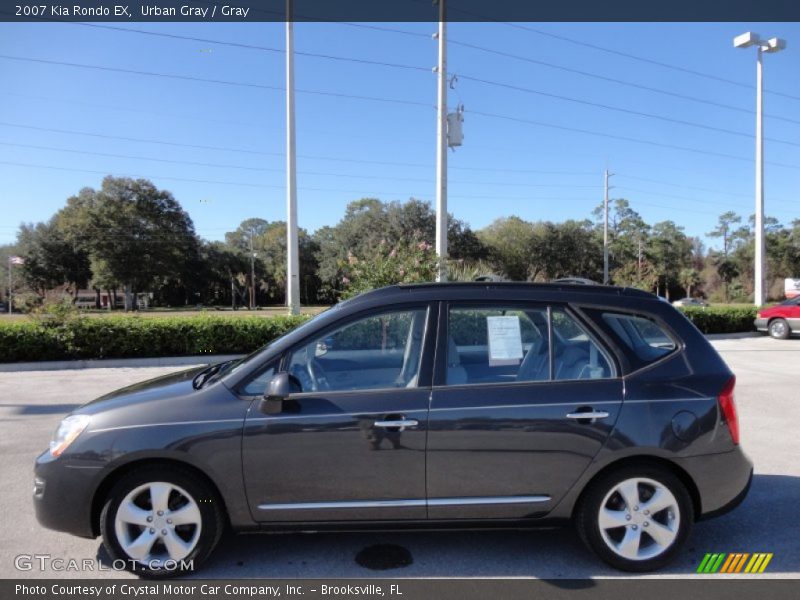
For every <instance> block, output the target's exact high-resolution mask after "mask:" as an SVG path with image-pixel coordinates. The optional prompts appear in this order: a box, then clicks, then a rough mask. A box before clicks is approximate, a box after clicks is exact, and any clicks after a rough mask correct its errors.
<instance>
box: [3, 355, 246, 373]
mask: <svg viewBox="0 0 800 600" xmlns="http://www.w3.org/2000/svg"><path fill="white" fill-rule="evenodd" d="M241 356H243V355H241V354H204V355H201V356H161V357H154V358H106V359H91V360H43V361H40V362H21V363H4V364H0V373H14V372H21V371H60V370H69V369H119V368H126V367H128V368H137V367H183V366H187V367H188V366H196V365H209V364H212V363H217V362H222V361H224V360H231V359H234V358H240V357H241Z"/></svg>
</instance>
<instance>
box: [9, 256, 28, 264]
mask: <svg viewBox="0 0 800 600" xmlns="http://www.w3.org/2000/svg"><path fill="white" fill-rule="evenodd" d="M8 262H10V263H11V264H12V265H24V264H25V259H24V258H22V257H21V256H9V257H8Z"/></svg>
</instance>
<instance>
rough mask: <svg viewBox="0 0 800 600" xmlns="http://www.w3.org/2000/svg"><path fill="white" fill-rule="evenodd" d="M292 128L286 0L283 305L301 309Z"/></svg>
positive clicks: (291, 47) (288, 6)
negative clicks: (284, 258)
mask: <svg viewBox="0 0 800 600" xmlns="http://www.w3.org/2000/svg"><path fill="white" fill-rule="evenodd" d="M295 139H296V138H295V131H294V27H293V23H292V0H286V306H287V308H288V309H289V314H291V315H297V314H299V313H300V256H299V255H300V249H299V245H298V241H297V237H298V236H297V148H296V145H295Z"/></svg>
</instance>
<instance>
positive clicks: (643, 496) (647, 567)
mask: <svg viewBox="0 0 800 600" xmlns="http://www.w3.org/2000/svg"><path fill="white" fill-rule="evenodd" d="M693 521H694V510H693V507H692V499H691V497H690V496H689V493H688V491H687V490H686V486H684V485H683V483H682V482H681V481H680V479H678V478H677V477H676V476H675V475H674V474H672V473H670V472H669V471H668V470H666V469H661V468H658V467H652V466H648V465H642V466H631V467H624V468H622V469H619V470H617V471H614V472H611V473H609V474H607V475H605V476H602V477H601V478H600V479H598V480H597V481H595V482H594V483H593V484H591V487H590V488H589V489H587V491H586V493H585V495H584V496H583V499H582V500H581V503H580V506H579V507H578V511H577V513H576V526H577V528H578V533H579V534H580V536H581V538H582V539H583V541H584V542H585V543H586V545H587V546H589V548H591V549H592V550H593V551H594V552H595V553H596V554H597V555H598V556H599V557H600V558H601V559H603V560H604V561H605V562H606V563H608V564H609V565H611V566H612V567H615V568H617V569H621V570H623V571H638V572H642V571H652V570H655V569H659V568H661V567H663V566H664V565H666V564H667V563H669V562H670V561H671V560H672V559H673V558H675V555H676V554H677V553H678V552H679V551H680V548H681V546H682V544H683V543H684V541H685V540H686V538H687V537H688V536H689V532H690V531H691V528H692V523H693Z"/></svg>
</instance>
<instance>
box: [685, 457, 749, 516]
mask: <svg viewBox="0 0 800 600" xmlns="http://www.w3.org/2000/svg"><path fill="white" fill-rule="evenodd" d="M675 463H676V464H677V465H679V466H680V467H681V468H683V469H684V470H685V471H686V472H687V473H688V474H689V476H690V477H691V478H692V480H693V481H694V483H695V485H696V486H697V491H698V493H699V497H700V514H699V515H697V519H698V520H701V519H709V518H711V517H716V516H719V515H722V514H725V513H727V512H730V511H731V510H733V509H734V508H736V507H737V506H738V505H739V504H741V502H742V500H744V499H745V497H746V496H747V493H748V491H749V490H750V483H751V482H752V479H753V462H752V461H751V460H750V458H748V456H747V455H746V454H745V453H744V451H743V450H742V449H741V448H740V447H739V446H737V447H736V448H734V449H733V450H731V451H730V452H723V453H721V454H706V455H704V456H693V457H690V458H681V459H676V460H675Z"/></svg>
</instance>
